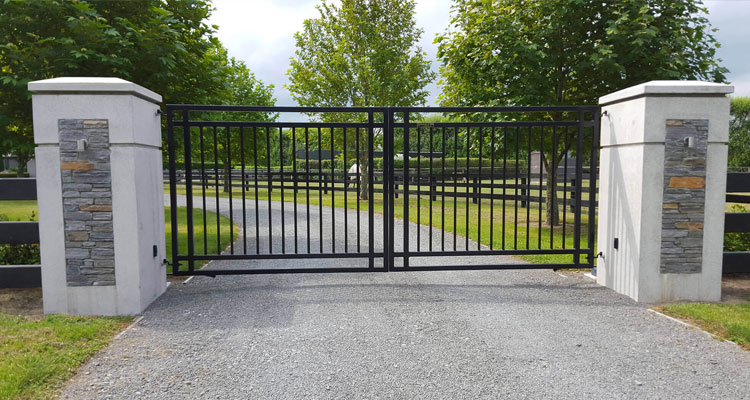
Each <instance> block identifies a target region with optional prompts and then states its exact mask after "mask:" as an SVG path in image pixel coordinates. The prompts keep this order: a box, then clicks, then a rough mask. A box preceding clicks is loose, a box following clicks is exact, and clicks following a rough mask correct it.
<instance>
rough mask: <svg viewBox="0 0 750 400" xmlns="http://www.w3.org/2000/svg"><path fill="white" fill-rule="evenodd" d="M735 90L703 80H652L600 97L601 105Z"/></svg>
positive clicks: (719, 94) (722, 93)
mask: <svg viewBox="0 0 750 400" xmlns="http://www.w3.org/2000/svg"><path fill="white" fill-rule="evenodd" d="M733 92H734V86H732V85H725V84H723V83H714V82H703V81H650V82H646V83H641V84H640V85H635V86H631V87H629V88H626V89H622V90H620V91H617V92H614V93H610V94H608V95H606V96H603V97H600V98H599V104H600V105H608V104H612V103H619V102H622V101H625V100H632V99H636V98H639V97H647V96H674V97H691V96H706V97H723V96H725V95H727V94H729V93H733Z"/></svg>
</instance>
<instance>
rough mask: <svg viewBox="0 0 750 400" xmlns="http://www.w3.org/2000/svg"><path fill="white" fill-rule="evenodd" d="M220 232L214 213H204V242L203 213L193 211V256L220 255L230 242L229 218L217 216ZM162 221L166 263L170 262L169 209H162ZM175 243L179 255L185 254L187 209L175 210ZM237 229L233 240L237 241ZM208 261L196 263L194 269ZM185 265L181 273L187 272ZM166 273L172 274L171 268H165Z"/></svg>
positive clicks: (230, 223) (179, 208) (230, 222)
mask: <svg viewBox="0 0 750 400" xmlns="http://www.w3.org/2000/svg"><path fill="white" fill-rule="evenodd" d="M219 220H220V223H219V225H220V228H221V229H220V230H219V229H218V228H219V227H218V226H217V223H216V213H213V212H210V211H206V229H205V241H204V229H203V211H202V210H199V209H193V221H194V223H193V227H194V228H193V229H194V233H193V246H194V248H195V254H204V253H207V254H218V253H221V252H222V251H223V250H224V249H225V248H226V247H227V246H229V242H230V241H231V236H230V232H231V231H230V229H232V228H231V227H232V226H233V225H232V221H230V220H229V218H227V217H225V216H223V215H219ZM164 221H165V222H166V223H165V227H166V235H167V242H166V243H167V261H169V262H170V263H171V262H172V224H171V216H170V208H169V207H164ZM177 221H178V223H177V225H178V229H177V242H178V246H179V249H180V253H182V254H186V253H187V243H188V229H187V208H186V207H178V208H177ZM236 233H237V228H236V227H235V235H234V239H235V240H237V235H236ZM207 263H208V261H196V262H195V268H200V267H202V266H204V265H206V264H207ZM187 269H188V266H187V263H182V265H180V270H181V271H187ZM167 272H168V273H171V272H172V267H167Z"/></svg>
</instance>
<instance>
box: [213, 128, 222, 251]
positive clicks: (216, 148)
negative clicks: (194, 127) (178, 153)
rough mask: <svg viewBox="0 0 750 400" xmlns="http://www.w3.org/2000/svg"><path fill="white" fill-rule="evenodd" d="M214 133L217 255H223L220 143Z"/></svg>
mask: <svg viewBox="0 0 750 400" xmlns="http://www.w3.org/2000/svg"><path fill="white" fill-rule="evenodd" d="M213 128H214V129H213V131H214V192H215V195H216V254H219V253H221V213H220V212H219V210H220V208H219V142H218V138H217V136H216V125H214V126H213Z"/></svg>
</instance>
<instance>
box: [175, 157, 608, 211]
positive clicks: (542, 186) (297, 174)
mask: <svg viewBox="0 0 750 400" xmlns="http://www.w3.org/2000/svg"><path fill="white" fill-rule="evenodd" d="M488 170H489V168H482V172H479V168H475V167H472V168H470V169H469V172H468V173H467V172H466V171H465V170H461V169H458V170H456V171H455V173H454V171H446V172H445V173H444V174H443V173H441V172H436V171H433V172H432V173H431V174H430V173H429V172H428V171H427V170H426V169H423V170H422V174H418V173H417V172H416V168H411V169H410V170H409V185H410V188H409V193H410V194H412V195H415V194H417V188H418V187H419V194H420V195H422V196H431V197H432V200H433V201H437V199H438V198H439V197H442V196H445V197H446V198H471V199H472V202H473V203H477V202H478V201H479V199H494V200H503V199H505V200H507V201H518V202H520V203H521V204H520V205H521V207H526V206H527V204H528V203H532V204H533V203H539V202H540V201H541V202H544V201H545V198H544V196H541V195H540V193H542V192H546V190H547V187H546V179H547V174H546V173H545V174H543V175H542V176H541V177H540V176H539V173H531V172H529V171H528V170H519V171H518V172H517V171H516V170H515V169H514V170H506V171H505V172H503V171H502V170H495V172H494V173H492V172H489V171H488ZM586 170H587V169H584V172H583V174H582V178H583V180H584V182H585V181H587V180H589V174H588V172H586ZM224 176H225V173H224V171H222V170H218V171H208V170H204V171H201V170H193V171H191V179H192V185H193V188H194V189H197V188H201V187H205V188H207V189H208V188H213V187H223V186H225V182H224ZM231 176H232V177H231V186H232V187H233V188H242V187H243V186H244V187H245V190H246V191H248V193H249V191H251V190H254V189H255V188H256V187H257V188H258V189H263V190H271V191H273V190H281V189H282V188H284V189H285V190H295V191H299V190H305V189H307V188H308V187H309V188H310V190H316V191H317V190H323V192H324V193H326V194H327V193H328V192H329V191H334V192H344V191H346V192H352V193H354V192H356V191H357V189H356V185H355V184H354V182H355V180H356V174H354V173H348V172H346V171H341V170H334V171H333V172H331V171H330V170H323V171H317V170H309V171H292V170H291V169H284V171H281V170H280V169H271V170H267V169H263V170H260V169H259V170H258V171H257V175H256V172H255V171H254V170H252V169H250V168H248V169H246V170H245V172H244V174H243V172H242V171H237V170H232V172H231ZM373 177H374V184H375V185H376V187H375V188H374V191H375V193H382V192H383V190H382V187H378V185H382V183H383V171H382V170H375V171H374V173H373ZM394 177H395V182H396V184H395V191H394V195H395V197H396V198H399V196H401V195H403V193H404V191H403V189H402V186H403V181H404V173H403V170H396V171H394ZM176 178H177V182H178V184H182V185H184V183H185V180H186V172H185V171H184V170H178V171H176ZM164 180H165V182H166V183H168V182H169V174H168V172H167V171H166V170H165V171H164ZM493 180H494V181H493ZM575 180H576V174H575V172H572V173H571V172H570V171H568V173H567V174H564V173H562V172H560V173H559V174H558V177H557V191H558V193H560V194H559V195H558V198H559V199H560V201H562V199H563V198H565V199H567V200H566V205H569V206H570V209H571V210H574V209H575V204H576V201H577V198H578V196H577V193H576V191H575V188H576V182H575ZM457 181H460V182H461V184H460V185H459V189H461V190H460V191H457V192H454V191H453V190H452V189H453V184H454V182H457ZM488 181H489V182H488ZM511 181H512V182H511ZM399 182H401V183H399ZM256 183H257V186H256ZM425 186H427V187H429V189H427V188H425ZM319 188H322V189H319ZM443 188H445V190H444V189H443ZM467 189H468V193H467V192H466V190H467ZM493 189H494V193H493ZM503 189H504V190H505V194H503ZM516 191H517V193H516ZM532 191H535V192H536V194H535V195H530V193H531V192H532ZM585 194H586V195H588V189H586V190H585ZM594 205H596V204H594ZM581 206H583V207H589V206H590V202H589V200H588V199H587V198H584V199H583V201H582V202H581Z"/></svg>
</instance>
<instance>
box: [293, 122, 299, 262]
mask: <svg viewBox="0 0 750 400" xmlns="http://www.w3.org/2000/svg"><path fill="white" fill-rule="evenodd" d="M292 179H294V254H299V232H298V222H297V191H298V190H299V184H298V181H299V176H297V129H296V128H295V127H292Z"/></svg>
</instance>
